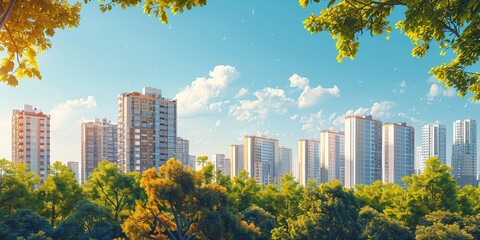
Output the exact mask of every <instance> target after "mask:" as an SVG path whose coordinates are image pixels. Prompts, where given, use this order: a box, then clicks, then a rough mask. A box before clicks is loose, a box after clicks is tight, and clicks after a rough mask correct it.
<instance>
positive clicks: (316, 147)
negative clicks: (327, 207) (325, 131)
mask: <svg viewBox="0 0 480 240" xmlns="http://www.w3.org/2000/svg"><path fill="white" fill-rule="evenodd" d="M298 165H299V169H298V175H299V181H298V182H299V183H300V184H301V185H303V186H306V185H307V182H308V180H312V179H315V181H316V183H317V185H318V184H320V183H321V182H322V176H321V171H322V163H321V159H320V142H319V141H317V140H311V139H309V140H306V139H302V140H299V141H298Z"/></svg>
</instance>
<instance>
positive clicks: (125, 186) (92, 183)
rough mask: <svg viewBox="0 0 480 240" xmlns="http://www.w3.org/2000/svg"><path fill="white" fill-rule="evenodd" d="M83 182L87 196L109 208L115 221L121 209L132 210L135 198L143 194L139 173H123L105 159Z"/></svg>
mask: <svg viewBox="0 0 480 240" xmlns="http://www.w3.org/2000/svg"><path fill="white" fill-rule="evenodd" d="M85 184H86V188H85V190H86V192H87V194H88V196H89V198H90V199H92V200H94V201H95V202H97V203H98V204H100V205H103V206H106V207H107V208H108V209H110V211H111V212H112V217H113V219H114V220H115V221H117V222H118V221H120V219H119V218H120V215H121V213H122V211H133V210H134V209H135V200H137V199H141V198H144V197H143V196H142V195H144V194H145V193H144V191H143V189H142V188H140V175H139V173H137V172H130V173H123V172H122V171H121V170H120V168H119V167H118V165H117V164H116V163H111V162H109V161H107V160H104V161H102V162H100V163H99V164H98V166H97V168H95V170H94V171H93V173H92V175H91V176H90V177H89V178H88V180H87V182H86V183H85ZM125 215H128V213H126V214H125Z"/></svg>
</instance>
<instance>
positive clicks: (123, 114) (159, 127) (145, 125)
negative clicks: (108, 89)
mask: <svg viewBox="0 0 480 240" xmlns="http://www.w3.org/2000/svg"><path fill="white" fill-rule="evenodd" d="M176 139H177V102H176V101H175V100H169V99H166V98H163V97H162V91H161V90H159V89H155V88H147V87H146V88H144V89H143V90H142V92H141V93H140V92H131V93H122V94H120V95H119V96H118V164H119V165H120V166H121V167H122V169H123V171H125V172H129V171H138V172H143V171H145V170H147V169H149V168H152V167H155V168H158V167H159V166H160V165H163V164H165V162H166V161H167V160H168V159H170V158H172V157H174V155H175V151H176V146H175V145H176Z"/></svg>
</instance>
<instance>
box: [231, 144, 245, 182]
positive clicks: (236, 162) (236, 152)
mask: <svg viewBox="0 0 480 240" xmlns="http://www.w3.org/2000/svg"><path fill="white" fill-rule="evenodd" d="M243 156H244V147H243V145H230V177H232V178H233V177H235V176H238V174H239V173H240V171H243V170H245V168H244V158H243Z"/></svg>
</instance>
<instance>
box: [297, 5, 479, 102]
mask: <svg viewBox="0 0 480 240" xmlns="http://www.w3.org/2000/svg"><path fill="white" fill-rule="evenodd" d="M320 1H321V0H313V2H317V3H318V2H320ZM299 2H300V5H301V6H302V7H306V6H307V5H308V4H309V3H310V2H312V0H299ZM394 9H399V11H404V18H403V19H401V20H399V21H397V22H396V23H394V24H392V23H391V22H390V20H389V18H388V17H389V16H390V15H391V14H392V13H393V11H394ZM304 24H305V28H306V29H307V30H308V31H309V32H311V33H319V32H322V31H326V32H328V33H329V34H330V35H331V36H332V37H333V38H334V39H336V40H337V44H336V47H337V50H338V56H337V60H338V61H339V62H341V61H342V59H343V58H351V59H353V58H354V57H355V55H356V54H357V52H358V49H359V46H360V42H359V38H360V36H361V35H362V34H363V33H364V32H368V33H370V34H371V35H372V36H373V35H382V34H386V35H387V39H388V38H389V35H390V33H391V32H392V29H393V27H395V28H396V29H398V30H399V31H400V32H403V33H405V35H406V36H407V37H408V38H410V39H411V40H412V45H413V49H412V56H413V57H422V58H423V57H424V56H425V54H426V53H427V52H428V51H429V50H430V48H431V46H434V45H438V46H439V47H440V49H441V51H440V55H442V56H443V55H445V54H446V53H447V52H448V51H450V52H452V53H453V55H454V56H455V57H454V58H453V59H451V60H450V62H449V63H443V64H441V65H440V66H436V67H433V68H431V69H430V73H433V74H434V76H435V77H436V78H437V79H438V80H439V81H440V82H443V83H445V86H446V87H454V88H455V89H456V90H457V91H458V92H459V95H460V96H462V97H463V96H465V94H466V93H467V92H472V93H473V94H474V97H473V98H474V99H475V100H480V74H479V73H478V72H476V71H473V70H475V69H472V68H471V66H472V65H474V64H475V63H476V62H477V61H478V59H479V56H480V0H381V1H378V0H329V1H328V5H327V7H326V8H324V9H322V10H321V11H320V13H319V14H318V15H315V14H312V15H311V16H310V17H308V18H307V19H306V20H305V21H304ZM477 71H478V70H477Z"/></svg>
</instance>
